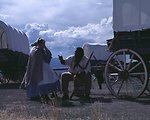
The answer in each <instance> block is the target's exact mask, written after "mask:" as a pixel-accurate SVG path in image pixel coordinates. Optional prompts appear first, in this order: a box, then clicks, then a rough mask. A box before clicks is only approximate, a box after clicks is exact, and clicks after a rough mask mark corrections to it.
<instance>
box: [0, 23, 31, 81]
mask: <svg viewBox="0 0 150 120" xmlns="http://www.w3.org/2000/svg"><path fill="white" fill-rule="evenodd" d="M28 55H29V41H28V38H27V36H26V34H25V33H24V32H22V31H19V30H17V29H16V28H14V27H12V26H10V25H8V24H6V23H4V22H3V21H0V70H1V71H2V74H3V76H4V77H5V78H6V79H11V80H14V81H17V80H21V78H22V76H23V74H24V72H25V67H26V64H27V60H28Z"/></svg>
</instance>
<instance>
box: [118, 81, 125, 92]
mask: <svg viewBox="0 0 150 120" xmlns="http://www.w3.org/2000/svg"><path fill="white" fill-rule="evenodd" d="M123 83H124V80H122V81H121V85H120V87H119V89H118V92H117V95H119V93H120V90H121V88H122V85H123Z"/></svg>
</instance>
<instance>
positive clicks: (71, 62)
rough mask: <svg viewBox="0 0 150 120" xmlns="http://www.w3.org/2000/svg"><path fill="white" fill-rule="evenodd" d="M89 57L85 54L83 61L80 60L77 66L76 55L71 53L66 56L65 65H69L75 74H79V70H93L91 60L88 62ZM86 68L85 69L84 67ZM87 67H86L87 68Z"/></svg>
mask: <svg viewBox="0 0 150 120" xmlns="http://www.w3.org/2000/svg"><path fill="white" fill-rule="evenodd" d="M87 62H88V58H87V57H86V56H83V57H82V59H81V61H80V62H79V65H77V66H75V64H76V63H75V56H73V55H71V56H69V57H67V58H66V60H65V65H68V66H69V72H71V73H73V74H77V73H79V72H82V71H85V72H86V73H88V72H91V65H90V62H88V65H87ZM80 66H81V67H82V68H84V69H82V68H81V67H80ZM85 67H86V68H85Z"/></svg>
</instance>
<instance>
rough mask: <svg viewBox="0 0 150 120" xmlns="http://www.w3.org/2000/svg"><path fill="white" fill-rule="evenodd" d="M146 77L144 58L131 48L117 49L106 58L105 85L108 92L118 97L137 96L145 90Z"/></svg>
mask: <svg viewBox="0 0 150 120" xmlns="http://www.w3.org/2000/svg"><path fill="white" fill-rule="evenodd" d="M128 57H129V59H128ZM147 78H148V73H147V67H146V65H145V62H144V60H143V59H142V57H141V56H140V55H139V54H138V53H136V52H135V51H133V50H131V49H121V50H117V51H115V52H114V53H113V54H111V56H110V57H109V59H108V60H107V63H106V66H105V81H106V85H107V87H108V89H109V90H110V92H111V93H112V94H113V95H114V96H116V97H118V98H122V97H123V98H124V97H132V98H137V97H139V96H140V95H141V94H142V93H143V92H144V90H145V87H146V85H147V82H148V79H147ZM124 95H125V96H124Z"/></svg>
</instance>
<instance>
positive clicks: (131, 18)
mask: <svg viewBox="0 0 150 120" xmlns="http://www.w3.org/2000/svg"><path fill="white" fill-rule="evenodd" d="M147 28H150V0H113V29H114V31H116V32H118V31H136V30H142V29H147Z"/></svg>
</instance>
